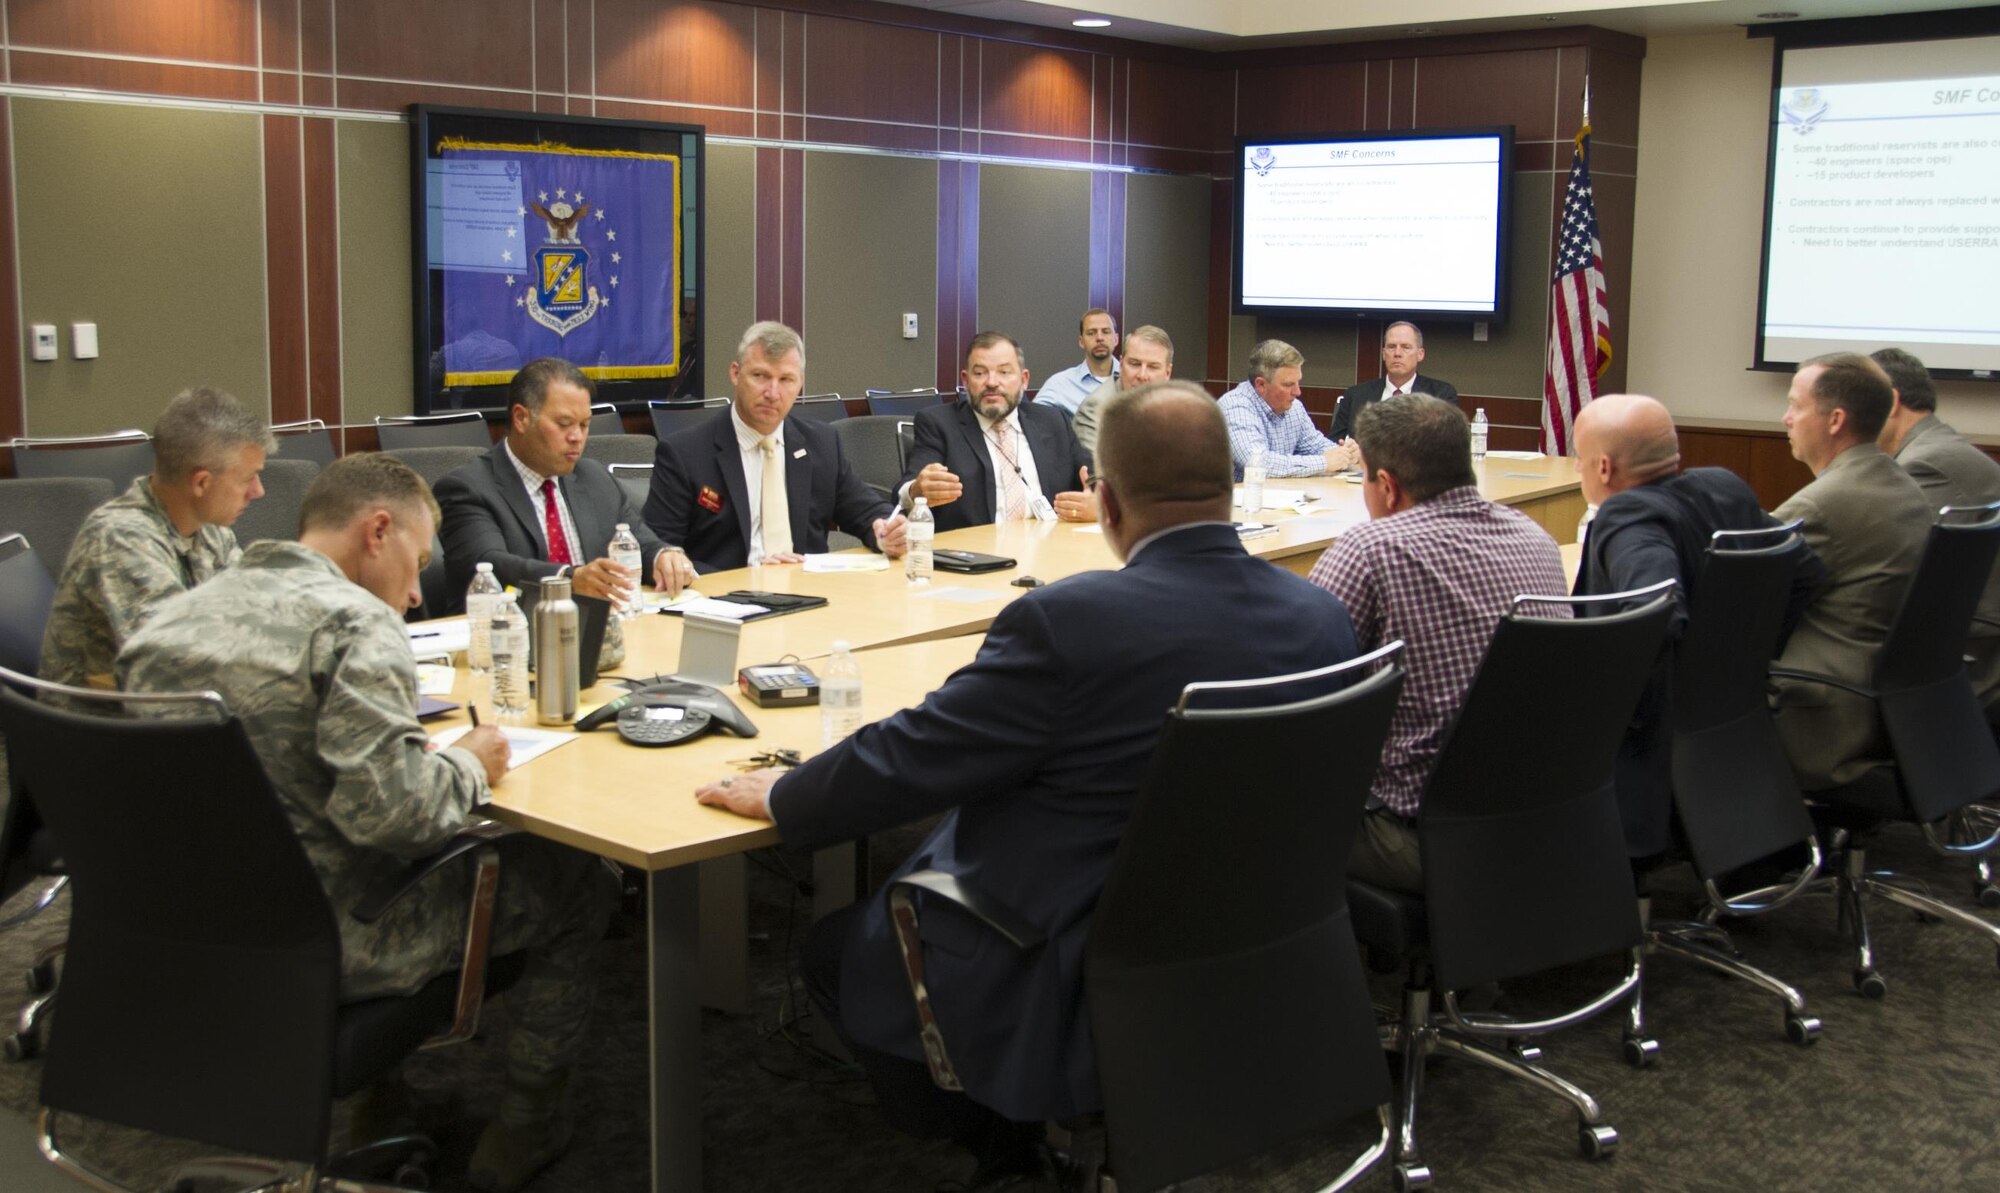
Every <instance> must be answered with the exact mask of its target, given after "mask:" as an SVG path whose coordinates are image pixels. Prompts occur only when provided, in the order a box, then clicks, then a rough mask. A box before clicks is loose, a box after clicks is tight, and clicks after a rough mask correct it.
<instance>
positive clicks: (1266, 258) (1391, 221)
mask: <svg viewBox="0 0 2000 1193" xmlns="http://www.w3.org/2000/svg"><path fill="white" fill-rule="evenodd" d="M1505 140H1506V138H1505V136H1504V135H1502V134H1489V135H1480V136H1463V137H1409V138H1400V139H1392V138H1381V137H1371V138H1368V139H1360V138H1358V137H1357V138H1353V139H1345V140H1331V139H1329V140H1321V141H1312V142H1303V143H1289V144H1258V143H1251V144H1246V145H1245V146H1244V147H1243V158H1242V161H1241V162H1240V163H1239V169H1240V171H1241V187H1242V190H1241V197H1242V205H1241V208H1240V219H1241V229H1242V238H1241V246H1242V253H1241V259H1240V269H1241V273H1240V274H1239V278H1238V282H1239V285H1240V291H1239V293H1240V302H1241V306H1242V308H1244V309H1282V308H1304V309H1313V310H1340V311H1355V312H1425V311H1428V312H1439V313H1462V314H1466V315H1480V316H1490V315H1492V314H1494V312H1495V311H1496V308H1497V304H1498V302H1499V300H1500V291H1501V280H1502V279H1501V274H1500V268H1499V262H1500V259H1501V258H1500V252H1499V250H1500V245H1501V243H1502V237H1501V233H1502V228H1501V225H1502V221H1503V216H1504V201H1503V195H1502V191H1503V189H1504V183H1505V178H1506V168H1505V164H1504V163H1505V161H1506V155H1505V146H1504V144H1503V142H1504V141H1505Z"/></svg>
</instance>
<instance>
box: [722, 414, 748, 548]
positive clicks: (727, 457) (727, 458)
mask: <svg viewBox="0 0 2000 1193" xmlns="http://www.w3.org/2000/svg"><path fill="white" fill-rule="evenodd" d="M715 469H716V471H717V472H720V473H721V474H722V487H723V488H724V489H727V490H728V491H729V503H730V505H731V507H733V508H734V509H735V511H736V532H737V534H738V535H740V536H741V537H742V540H743V549H744V550H745V551H746V552H747V551H748V550H750V484H749V482H748V481H746V480H744V479H743V449H742V448H741V447H739V446H737V443H736V423H735V422H734V421H733V420H732V419H731V418H730V417H729V412H728V411H726V410H725V411H723V413H722V417H721V418H719V419H717V420H716V431H715Z"/></svg>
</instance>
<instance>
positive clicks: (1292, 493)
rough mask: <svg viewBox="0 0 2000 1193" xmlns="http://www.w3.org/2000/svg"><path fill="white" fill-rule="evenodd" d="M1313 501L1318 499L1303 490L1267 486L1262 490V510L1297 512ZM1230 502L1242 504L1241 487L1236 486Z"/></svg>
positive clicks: (1253, 511) (1252, 511)
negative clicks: (1234, 494)
mask: <svg viewBox="0 0 2000 1193" xmlns="http://www.w3.org/2000/svg"><path fill="white" fill-rule="evenodd" d="M1315 500H1318V499H1317V498H1316V497H1314V496H1311V495H1309V494H1308V493H1307V492H1306V491H1305V490H1304V489H1273V488H1271V487H1270V486H1268V485H1267V486H1265V488H1264V506H1263V508H1265V509H1267V510H1297V509H1303V508H1305V505H1306V503H1307V502H1309V501H1315ZM1230 501H1231V502H1232V503H1233V504H1235V505H1238V506H1241V505H1242V504H1243V486H1242V485H1238V486H1236V496H1234V497H1232V498H1230ZM1249 512H1251V513H1255V512H1256V511H1255V510H1251V511H1249Z"/></svg>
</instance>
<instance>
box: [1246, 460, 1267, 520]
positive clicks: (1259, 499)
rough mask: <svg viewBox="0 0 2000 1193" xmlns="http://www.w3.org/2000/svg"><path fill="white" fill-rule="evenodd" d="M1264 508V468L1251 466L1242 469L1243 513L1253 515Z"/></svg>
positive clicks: (1256, 465)
mask: <svg viewBox="0 0 2000 1193" xmlns="http://www.w3.org/2000/svg"><path fill="white" fill-rule="evenodd" d="M1263 508H1264V466H1263V465H1262V464H1251V465H1248V466H1247V467H1245V468H1244V469H1243V512H1244V513H1245V514H1255V513H1256V512H1257V511H1258V510H1261V509H1263Z"/></svg>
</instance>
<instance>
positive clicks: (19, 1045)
mask: <svg viewBox="0 0 2000 1193" xmlns="http://www.w3.org/2000/svg"><path fill="white" fill-rule="evenodd" d="M0 1051H4V1052H6V1054H7V1059H8V1060H16V1061H18V1060H27V1059H29V1058H30V1057H35V1056H40V1055H41V1054H42V1040H41V1037H40V1036H38V1035H32V1034H28V1033H25V1032H12V1033H9V1034H8V1036H7V1039H6V1041H5V1043H0Z"/></svg>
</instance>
